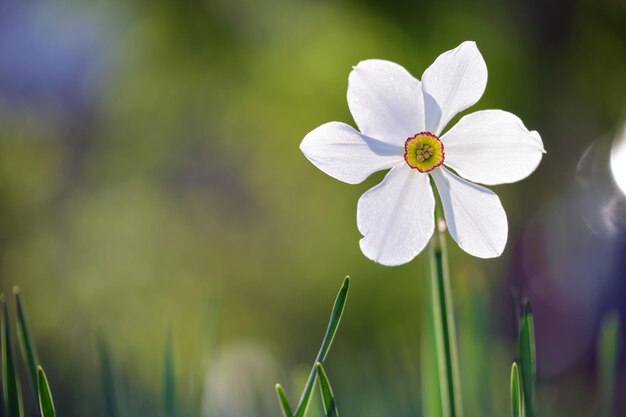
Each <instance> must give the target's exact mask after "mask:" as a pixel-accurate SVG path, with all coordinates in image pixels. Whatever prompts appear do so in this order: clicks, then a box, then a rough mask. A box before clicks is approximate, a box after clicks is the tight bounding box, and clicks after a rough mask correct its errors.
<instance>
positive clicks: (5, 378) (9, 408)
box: [0, 294, 24, 417]
mask: <svg viewBox="0 0 626 417" xmlns="http://www.w3.org/2000/svg"><path fill="white" fill-rule="evenodd" d="M0 304H2V320H0V332H1V333H2V335H1V339H2V342H1V344H2V382H3V388H4V391H3V392H4V406H5V407H6V416H7V417H22V415H23V414H24V412H23V408H22V393H21V390H20V381H19V377H18V375H17V373H16V370H15V363H14V362H13V346H12V343H11V332H10V329H9V309H8V308H7V303H6V299H5V297H4V294H0Z"/></svg>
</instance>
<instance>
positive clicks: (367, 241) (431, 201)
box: [357, 163, 435, 266]
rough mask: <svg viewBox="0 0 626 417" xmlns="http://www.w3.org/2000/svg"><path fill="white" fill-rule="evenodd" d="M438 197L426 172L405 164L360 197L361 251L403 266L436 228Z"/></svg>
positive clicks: (358, 220) (386, 261)
mask: <svg viewBox="0 0 626 417" xmlns="http://www.w3.org/2000/svg"><path fill="white" fill-rule="evenodd" d="M434 212H435V198H434V196H433V191H432V188H431V186H430V182H429V180H428V175H427V174H422V173H420V172H417V171H415V170H412V169H410V168H409V167H408V165H407V164H405V163H400V164H398V165H397V166H395V167H394V168H393V169H392V170H391V171H389V173H388V174H387V176H385V179H384V180H383V181H382V182H381V183H380V184H378V185H377V186H375V187H374V188H372V189H370V190H368V191H367V192H366V193H365V194H363V195H362V196H361V198H360V199H359V204H358V208H357V225H358V227H359V231H360V232H361V234H362V235H363V236H364V237H363V239H361V242H360V244H361V250H362V251H363V253H364V254H365V256H367V257H368V258H370V259H372V260H373V261H376V262H379V263H381V264H383V265H388V266H391V265H401V264H404V263H407V262H409V261H410V260H411V259H413V258H415V256H417V254H419V253H420V252H421V251H422V250H423V249H424V247H425V246H426V244H427V243H428V241H429V240H430V237H431V236H432V234H433V230H434V227H435V217H434V216H435V215H434Z"/></svg>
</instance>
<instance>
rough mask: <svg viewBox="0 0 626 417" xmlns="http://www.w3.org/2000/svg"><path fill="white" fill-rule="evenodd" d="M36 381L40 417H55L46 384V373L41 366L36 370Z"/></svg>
mask: <svg viewBox="0 0 626 417" xmlns="http://www.w3.org/2000/svg"><path fill="white" fill-rule="evenodd" d="M37 380H38V384H37V386H38V394H39V410H40V412H41V417H56V412H55V410H54V401H53V400H52V393H51V392H50V384H48V378H46V373H45V372H44V371H43V368H42V367H41V366H39V367H38V368H37Z"/></svg>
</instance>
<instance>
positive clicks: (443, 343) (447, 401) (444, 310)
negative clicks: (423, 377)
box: [430, 220, 463, 417]
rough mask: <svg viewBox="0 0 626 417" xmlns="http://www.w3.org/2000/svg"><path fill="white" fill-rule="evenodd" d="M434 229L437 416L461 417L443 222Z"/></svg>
mask: <svg viewBox="0 0 626 417" xmlns="http://www.w3.org/2000/svg"><path fill="white" fill-rule="evenodd" d="M436 229H437V230H436V231H435V235H434V236H433V239H432V241H431V285H430V287H431V297H432V300H431V301H432V302H431V306H432V309H433V310H432V313H433V314H432V317H433V320H434V322H433V324H434V330H435V345H436V348H437V367H438V370H439V387H440V390H439V392H440V399H441V413H442V416H443V417H462V416H463V410H462V405H461V404H462V402H461V386H460V377H459V365H458V364H459V359H458V357H459V356H458V349H457V342H456V326H455V322H454V311H453V304H452V294H451V290H450V275H449V272H448V257H447V251H446V241H445V230H446V226H445V222H444V221H443V220H439V221H438V222H437V227H436Z"/></svg>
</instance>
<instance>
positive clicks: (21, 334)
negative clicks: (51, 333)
mask: <svg viewBox="0 0 626 417" xmlns="http://www.w3.org/2000/svg"><path fill="white" fill-rule="evenodd" d="M13 294H14V295H15V303H16V306H17V307H16V308H17V335H18V343H19V346H20V352H21V354H22V360H23V362H24V365H25V367H26V375H27V377H28V382H29V384H30V387H31V390H32V393H33V395H35V396H36V395H37V391H38V383H37V377H38V371H37V365H38V364H39V359H38V358H37V351H36V348H35V344H34V343H33V338H32V337H31V332H30V329H29V326H28V321H27V320H26V311H25V308H24V302H23V300H22V294H21V291H20V289H19V287H14V288H13Z"/></svg>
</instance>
